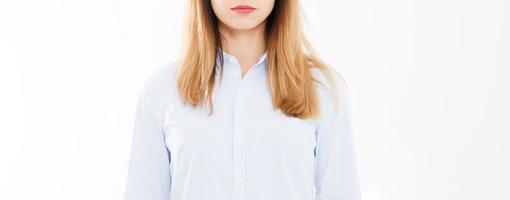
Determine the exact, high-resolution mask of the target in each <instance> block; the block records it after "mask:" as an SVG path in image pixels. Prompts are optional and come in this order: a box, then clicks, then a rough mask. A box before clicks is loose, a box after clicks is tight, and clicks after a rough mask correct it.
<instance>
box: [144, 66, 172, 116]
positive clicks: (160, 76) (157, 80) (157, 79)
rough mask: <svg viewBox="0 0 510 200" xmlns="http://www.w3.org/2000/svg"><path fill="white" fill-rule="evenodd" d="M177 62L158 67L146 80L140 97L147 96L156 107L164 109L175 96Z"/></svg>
mask: <svg viewBox="0 0 510 200" xmlns="http://www.w3.org/2000/svg"><path fill="white" fill-rule="evenodd" d="M177 65H178V63H177V62H176V61H172V62H169V63H167V64H165V65H162V66H159V67H156V68H155V69H154V70H153V71H151V72H150V73H149V75H148V76H147V77H146V78H145V79H144V82H143V86H142V89H141V91H140V95H145V96H146V98H148V100H150V101H151V103H153V104H154V105H155V106H158V107H160V108H164V107H165V106H166V105H168V104H169V103H170V102H171V100H172V97H173V96H174V94H175V86H176V80H177V79H176V75H177V73H176V69H177Z"/></svg>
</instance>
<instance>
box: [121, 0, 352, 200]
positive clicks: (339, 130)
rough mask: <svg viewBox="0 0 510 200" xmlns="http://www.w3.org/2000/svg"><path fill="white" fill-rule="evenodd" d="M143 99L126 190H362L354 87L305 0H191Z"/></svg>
mask: <svg viewBox="0 0 510 200" xmlns="http://www.w3.org/2000/svg"><path fill="white" fill-rule="evenodd" d="M188 2H189V6H188V7H187V19H186V20H187V21H186V23H185V24H186V25H187V27H186V30H187V32H186V33H185V35H184V36H185V37H186V38H187V40H185V41H186V42H185V43H184V44H185V45H186V46H185V48H184V51H183V54H182V55H181V58H180V60H179V61H178V62H173V63H171V64H169V65H167V66H164V67H161V68H160V69H158V70H156V71H155V72H153V73H152V74H151V76H150V77H149V78H148V79H147V80H146V83H145V85H144V88H143V90H142V91H141V93H140V97H139V99H138V105H137V111H136V119H135V127H134V135H133V141H132V149H131V158H130V163H129V173H128V179H127V187H126V192H125V199H128V200H149V199H150V200H169V199H170V200H312V199H316V200H357V199H360V192H359V186H358V178H357V169H356V164H355V156H354V155H355V154H354V151H353V149H354V147H353V142H352V134H351V125H350V109H349V102H348V99H347V97H348V89H347V85H346V83H345V81H344V79H343V78H342V76H340V74H339V73H337V72H336V71H334V70H330V69H332V68H330V67H328V66H327V65H326V64H325V63H324V62H322V61H321V60H320V59H319V58H318V57H317V56H315V55H314V53H313V51H312V49H311V47H310V45H309V44H308V42H307V40H306V39H305V37H304V36H303V33H302V31H301V27H300V13H299V4H298V2H297V1H296V0H276V1H275V0H263V1H262V0H260V1H238V0H189V1H188Z"/></svg>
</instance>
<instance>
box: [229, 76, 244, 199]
mask: <svg viewBox="0 0 510 200" xmlns="http://www.w3.org/2000/svg"><path fill="white" fill-rule="evenodd" d="M245 83H246V80H240V83H239V85H238V87H237V90H236V94H235V95H234V101H235V102H234V109H233V111H234V113H233V132H232V133H233V140H232V150H233V151H232V152H233V178H234V179H233V181H234V182H233V190H232V192H233V194H232V197H233V200H242V199H245V195H246V177H245V176H246V141H245V140H243V138H244V136H243V135H244V133H245V127H246V126H245V123H246V120H245V116H246V113H245V99H246V98H245V96H244V90H245V89H244V88H243V87H245V86H243V85H245Z"/></svg>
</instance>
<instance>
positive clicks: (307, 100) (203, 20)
mask: <svg viewBox="0 0 510 200" xmlns="http://www.w3.org/2000/svg"><path fill="white" fill-rule="evenodd" d="M185 20H186V21H185V23H184V25H185V27H184V32H183V38H185V40H184V43H183V45H184V51H183V52H182V54H181V57H180V60H179V72H178V80H177V82H178V83H177V87H178V90H179V95H180V96H181V98H182V100H183V102H184V103H189V104H190V105H192V106H193V107H197V106H199V105H201V104H202V103H204V102H205V101H206V100H207V102H208V105H209V114H212V112H213V106H212V99H211V98H212V94H213V88H214V84H215V76H216V73H218V72H217V71H216V67H215V66H216V64H217V63H216V58H217V56H220V60H221V63H222V64H223V57H222V54H221V51H218V48H219V49H221V39H223V36H222V35H221V34H220V33H219V31H218V19H217V17H216V15H215V14H214V12H213V10H212V6H211V3H210V0H189V1H188V6H187V9H186V18H185ZM266 20H267V21H266V27H265V39H266V40H265V42H266V51H267V61H268V85H269V88H270V92H271V96H272V103H273V108H278V109H280V110H281V111H282V113H284V114H285V115H287V116H293V117H298V118H301V119H307V118H316V117H318V116H319V112H320V111H319V102H318V96H317V95H318V94H317V92H316V91H315V88H314V85H315V84H314V83H315V82H318V80H316V79H314V78H313V76H312V74H311V72H310V68H311V67H315V68H318V69H320V70H321V71H322V72H323V74H324V75H325V76H326V78H327V79H328V80H329V81H330V83H333V81H334V80H333V77H332V74H331V71H330V70H334V69H332V68H331V67H329V66H328V65H327V64H326V63H325V62H324V61H322V60H321V59H320V58H319V57H318V56H317V55H316V54H315V52H314V50H313V48H312V46H311V45H310V43H309V41H308V40H307V38H306V37H305V35H304V33H303V31H302V29H301V9H300V5H299V2H298V1H297V0H275V4H274V7H273V10H272V12H271V13H270V14H269V16H268V17H267V19H266ZM222 67H223V66H222ZM321 84H322V83H321ZM331 85H332V86H333V87H335V84H331ZM335 96H336V95H335Z"/></svg>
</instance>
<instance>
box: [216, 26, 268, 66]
mask: <svg viewBox="0 0 510 200" xmlns="http://www.w3.org/2000/svg"><path fill="white" fill-rule="evenodd" d="M218 29H219V31H220V33H221V34H222V35H223V36H224V40H222V41H221V43H222V48H223V50H224V51H226V52H227V53H229V54H231V55H233V56H234V57H235V58H236V59H237V61H238V62H239V64H240V65H241V68H242V70H243V71H246V70H247V69H248V68H249V67H251V66H252V65H254V64H256V62H257V61H258V59H259V58H260V57H261V56H262V54H264V52H265V51H266V46H265V37H264V29H265V21H264V22H263V23H261V24H260V25H258V26H257V27H255V28H253V29H250V30H233V29H230V28H228V27H227V26H226V25H224V24H222V23H220V24H219V26H218Z"/></svg>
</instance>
